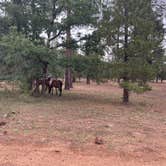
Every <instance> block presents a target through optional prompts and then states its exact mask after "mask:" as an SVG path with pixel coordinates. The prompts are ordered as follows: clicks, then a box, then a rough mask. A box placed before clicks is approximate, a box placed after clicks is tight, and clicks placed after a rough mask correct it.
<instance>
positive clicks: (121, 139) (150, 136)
mask: <svg viewBox="0 0 166 166" xmlns="http://www.w3.org/2000/svg"><path fill="white" fill-rule="evenodd" d="M2 85H5V84H4V83H3V84H1V86H0V122H5V123H6V124H4V123H3V124H4V125H1V126H0V166H165V165H166V83H163V84H161V83H158V84H155V83H153V84H152V87H153V90H152V91H150V92H146V93H144V94H143V95H136V94H131V98H130V99H131V101H130V103H129V104H128V105H124V104H122V103H121V97H122V89H120V88H119V86H118V85H117V84H116V83H113V82H108V83H105V84H101V85H96V84H95V83H92V84H91V85H86V84H85V83H84V82H82V83H76V84H75V86H74V89H72V90H71V91H69V92H68V91H65V92H64V94H63V96H62V97H57V96H48V95H47V96H45V97H38V98H34V97H30V96H28V95H23V94H20V93H19V92H17V91H16V92H15V91H14V90H13V91H12V92H11V91H8V90H7V87H8V86H9V85H8V86H6V85H5V90H4V88H3V86H2ZM9 87H10V86H9ZM12 89H13V88H12ZM10 90H11V89H10ZM96 138H97V139H99V140H101V141H102V144H95V140H96Z"/></svg>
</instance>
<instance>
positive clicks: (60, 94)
mask: <svg viewBox="0 0 166 166" xmlns="http://www.w3.org/2000/svg"><path fill="white" fill-rule="evenodd" d="M59 96H62V86H60V87H59Z"/></svg>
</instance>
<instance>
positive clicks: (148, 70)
mask: <svg viewBox="0 0 166 166" xmlns="http://www.w3.org/2000/svg"><path fill="white" fill-rule="evenodd" d="M157 21H158V22H160V23H161V19H159V17H158V15H157V12H156V11H155V10H153V8H152V2H151V0H135V1H133V0H115V1H113V5H112V6H111V7H110V10H109V11H106V12H105V15H104V21H103V25H104V26H105V27H106V28H107V29H105V28H103V29H102V30H103V31H104V33H106V34H107V36H106V38H107V43H108V45H110V46H111V47H112V50H113V56H114V58H113V62H112V65H113V68H112V70H116V71H115V73H116V77H117V78H120V79H123V83H121V86H122V87H123V102H124V103H128V102H129V92H130V91H135V92H143V91H145V90H149V88H148V86H147V81H148V80H150V79H153V76H154V69H153V60H154V55H155V50H157V49H158V48H159V47H161V43H162V40H163V30H162V26H161V29H160V31H158V29H157Z"/></svg>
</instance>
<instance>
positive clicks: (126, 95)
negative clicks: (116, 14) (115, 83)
mask: <svg viewBox="0 0 166 166" xmlns="http://www.w3.org/2000/svg"><path fill="white" fill-rule="evenodd" d="M124 16H125V27H124V30H125V34H124V39H125V41H124V63H127V62H128V52H127V49H128V27H129V25H128V4H127V2H126V1H125V11H124ZM127 75H128V73H127V72H126V71H125V74H124V77H123V81H124V82H128V81H129V78H128V77H127ZM128 102H129V90H128V89H127V88H124V89H123V103H125V104H127V103H128Z"/></svg>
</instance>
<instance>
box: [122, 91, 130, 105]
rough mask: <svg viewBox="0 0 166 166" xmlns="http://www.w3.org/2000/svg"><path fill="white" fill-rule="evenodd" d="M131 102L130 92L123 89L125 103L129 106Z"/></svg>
mask: <svg viewBox="0 0 166 166" xmlns="http://www.w3.org/2000/svg"><path fill="white" fill-rule="evenodd" d="M128 102H129V90H128V89H126V88H124V89H123V103H125V104H127V103H128Z"/></svg>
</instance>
